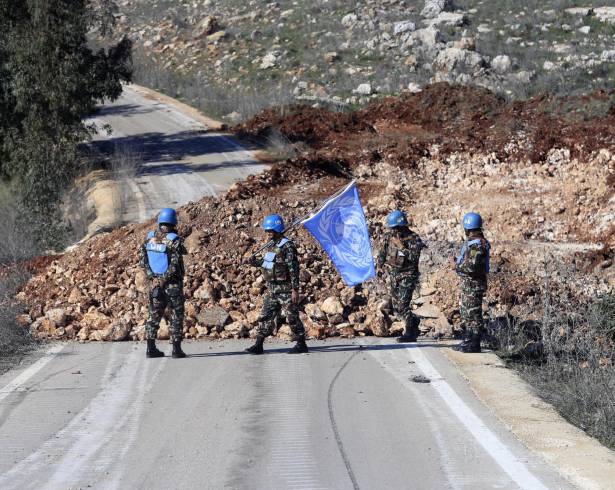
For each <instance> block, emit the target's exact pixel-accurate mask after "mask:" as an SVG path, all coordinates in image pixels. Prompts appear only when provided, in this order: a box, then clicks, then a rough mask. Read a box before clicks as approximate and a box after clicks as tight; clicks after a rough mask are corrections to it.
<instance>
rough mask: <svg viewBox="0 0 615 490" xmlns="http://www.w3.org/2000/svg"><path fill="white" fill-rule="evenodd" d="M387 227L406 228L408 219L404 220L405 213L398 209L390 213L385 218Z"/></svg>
mask: <svg viewBox="0 0 615 490" xmlns="http://www.w3.org/2000/svg"><path fill="white" fill-rule="evenodd" d="M387 226H388V227H389V228H396V227H398V226H408V218H406V213H404V212H403V211H400V210H399V209H396V210H395V211H391V212H390V213H389V215H388V216H387Z"/></svg>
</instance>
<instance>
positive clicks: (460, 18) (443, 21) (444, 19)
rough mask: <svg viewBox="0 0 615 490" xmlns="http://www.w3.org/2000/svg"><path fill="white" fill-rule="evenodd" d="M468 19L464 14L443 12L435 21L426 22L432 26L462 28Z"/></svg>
mask: <svg viewBox="0 0 615 490" xmlns="http://www.w3.org/2000/svg"><path fill="white" fill-rule="evenodd" d="M467 21H468V18H467V16H466V14H464V13H456V12H443V13H441V14H440V15H438V16H437V17H435V18H433V19H429V20H426V21H425V23H426V24H427V25H430V26H446V27H461V26H463V25H465V24H466V22H467Z"/></svg>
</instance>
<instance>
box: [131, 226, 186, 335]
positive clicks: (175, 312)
mask: <svg viewBox="0 0 615 490" xmlns="http://www.w3.org/2000/svg"><path fill="white" fill-rule="evenodd" d="M151 240H154V241H156V243H164V244H166V246H167V257H168V261H169V267H168V269H167V271H166V272H165V273H164V274H163V275H157V274H154V272H153V271H152V270H151V268H150V265H149V259H148V256H147V250H146V245H147V243H148V242H149V241H150V239H149V238H148V239H147V240H146V241H145V242H144V243H143V244H142V246H141V248H140V249H139V265H140V266H141V267H143V268H144V269H145V271H146V273H147V277H148V279H149V280H150V281H151V280H153V279H156V278H157V279H159V280H160V281H161V283H162V287H160V288H158V287H155V288H152V289H151V290H150V292H149V316H148V319H147V323H146V324H145V333H146V336H147V338H148V339H155V338H156V334H157V333H158V328H159V326H160V320H161V319H162V315H163V314H164V311H165V309H166V308H167V306H168V307H169V308H170V309H171V335H172V339H173V341H174V342H177V341H181V340H182V337H183V325H184V291H183V289H184V272H185V271H184V259H183V255H185V254H186V253H187V252H186V249H185V247H184V245H183V242H182V240H181V238H179V237H177V238H175V239H174V240H169V239H168V237H167V233H163V232H161V231H157V232H156V233H155V234H154V237H153V238H151Z"/></svg>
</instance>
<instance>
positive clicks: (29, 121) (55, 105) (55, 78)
mask: <svg viewBox="0 0 615 490" xmlns="http://www.w3.org/2000/svg"><path fill="white" fill-rule="evenodd" d="M113 11H114V3H113V2H111V1H109V0H102V1H99V2H97V3H96V4H95V5H92V4H91V3H90V2H89V1H86V0H26V1H22V2H15V1H13V0H0V148H1V150H0V151H1V153H0V156H1V160H0V175H1V176H2V177H3V178H4V179H5V180H9V181H10V182H11V184H12V186H13V189H14V190H15V191H16V193H18V195H19V196H20V200H21V201H22V202H23V203H24V204H25V206H26V209H28V210H29V211H30V212H31V213H33V214H34V215H35V216H36V220H37V221H41V220H42V221H43V222H45V221H46V220H52V219H53V218H54V215H55V213H56V205H57V203H58V200H59V199H60V197H61V195H62V193H63V191H64V189H65V188H66V186H67V185H68V184H70V182H71V181H72V177H73V176H74V175H75V172H76V170H77V168H76V167H77V162H78V158H77V155H78V148H79V145H80V143H81V142H83V141H84V140H85V139H86V138H87V137H88V128H86V127H85V125H84V124H83V122H82V120H83V118H84V117H85V116H87V115H88V114H90V113H91V112H93V110H94V109H95V106H96V104H97V103H98V102H101V101H103V100H104V99H106V98H108V99H111V100H113V99H116V98H117V97H119V95H120V94H121V91H122V87H121V82H122V81H129V80H130V77H131V63H130V55H131V42H130V41H129V40H128V39H122V40H120V41H119V42H118V43H117V44H115V45H113V46H112V47H110V48H109V49H107V50H103V49H101V50H98V51H96V52H94V51H92V49H90V47H89V46H88V41H87V33H88V31H89V30H90V29H91V28H92V27H94V25H93V23H97V25H98V27H99V30H100V31H101V32H105V33H108V32H109V31H110V29H111V27H112V18H113V17H112V14H113ZM54 221H55V220H54ZM48 224H49V223H48ZM43 228H49V226H43Z"/></svg>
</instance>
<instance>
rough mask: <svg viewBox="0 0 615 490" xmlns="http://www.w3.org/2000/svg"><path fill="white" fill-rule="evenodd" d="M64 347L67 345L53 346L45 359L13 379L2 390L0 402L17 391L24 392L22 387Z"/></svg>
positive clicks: (0, 391) (41, 359) (42, 358)
mask: <svg viewBox="0 0 615 490" xmlns="http://www.w3.org/2000/svg"><path fill="white" fill-rule="evenodd" d="M64 346H65V344H55V345H53V346H51V347H50V348H49V349H47V351H46V352H45V354H44V355H43V357H41V358H40V359H39V360H38V361H36V362H35V363H34V364H32V365H31V366H29V367H27V368H26V369H25V370H24V371H23V372H22V373H21V374H19V375H18V376H17V377H16V378H15V379H13V381H11V382H10V383H8V384H7V385H6V386H4V388H2V389H0V402H1V401H2V400H4V399H5V398H6V397H7V396H9V395H10V394H11V393H13V392H15V391H23V389H22V386H23V385H24V384H25V383H27V382H28V380H29V379H30V378H31V377H32V376H34V375H35V374H36V373H38V372H39V371H40V370H41V369H43V368H44V367H45V366H46V365H47V364H48V363H49V361H51V360H52V359H53V358H54V357H55V356H56V355H57V354H58V353H59V352H60V351H61V350H62V349H64Z"/></svg>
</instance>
